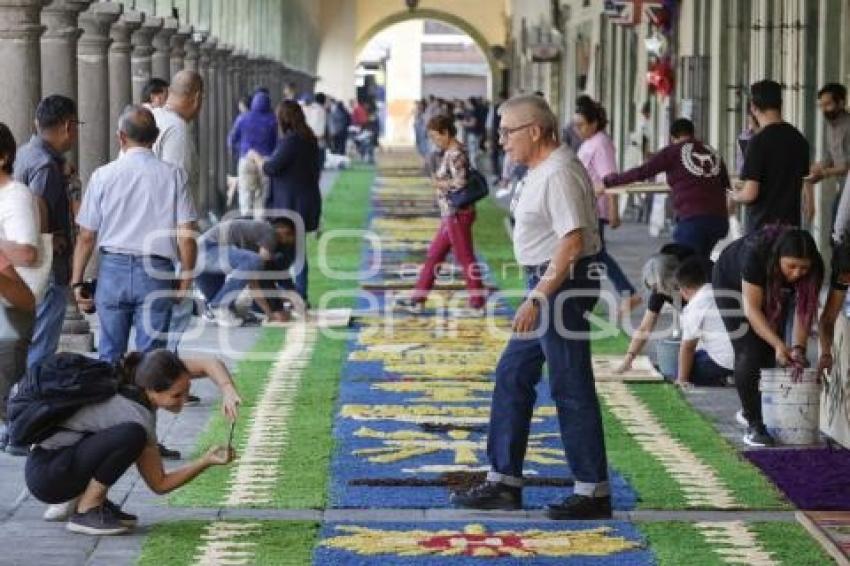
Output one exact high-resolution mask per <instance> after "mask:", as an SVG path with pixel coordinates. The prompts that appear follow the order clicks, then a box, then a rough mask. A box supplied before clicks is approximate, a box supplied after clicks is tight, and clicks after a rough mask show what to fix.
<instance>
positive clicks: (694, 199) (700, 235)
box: [603, 118, 730, 259]
mask: <svg viewBox="0 0 850 566" xmlns="http://www.w3.org/2000/svg"><path fill="white" fill-rule="evenodd" d="M670 139H671V141H672V143H671V144H670V145H668V146H667V147H665V148H664V149H662V150H661V151H659V152H658V153H656V154H654V155H653V156H652V157H651V158H650V159H649V161H647V162H646V163H644V164H643V165H640V166H638V167H635V168H634V169H630V170H628V171H624V172H623V173H613V174H611V175H608V176H606V177H605V178H604V179H603V183H604V184H605V187H606V188H607V187H616V186H618V185H625V184H628V183H634V182H635V181H643V180H646V179H650V178H652V177H655V176H656V175H658V174H659V173H664V174H665V175H666V176H667V183H668V184H669V185H670V191H671V196H672V198H673V211H674V213H675V215H676V228H675V229H674V230H673V241H675V242H676V243H678V244H682V245H685V246H688V247H690V248H691V249H693V250H694V251H695V252H696V253H697V255H699V256H700V257H704V258H706V259H707V258H708V257H709V256H710V255H711V250H712V249H713V248H714V245H715V244H716V243H717V242H718V241H719V240H720V239H721V238H723V237H724V236H726V232H727V231H728V230H729V217H728V211H727V209H726V189H728V188H729V186H730V183H729V174H728V173H727V172H726V165H725V164H724V163H723V160H722V159H721V158H720V156H719V155H718V154H717V152H716V151H714V150H713V149H712V148H710V147H709V146H707V145H705V144H704V143H702V142H700V141H698V140H696V139H695V138H694V125H693V122H691V121H690V120H688V119H686V118H679V119H678V120H676V121H674V122H673V125H672V126H671V127H670Z"/></svg>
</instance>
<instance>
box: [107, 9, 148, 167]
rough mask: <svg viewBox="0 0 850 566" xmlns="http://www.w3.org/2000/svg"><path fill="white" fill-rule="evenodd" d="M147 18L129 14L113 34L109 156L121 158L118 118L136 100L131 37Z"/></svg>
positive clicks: (110, 59) (111, 36)
mask: <svg viewBox="0 0 850 566" xmlns="http://www.w3.org/2000/svg"><path fill="white" fill-rule="evenodd" d="M144 19H145V15H144V14H143V13H141V12H136V11H125V12H124V13H123V14H122V15H121V18H120V19H118V21H116V22H115V23H114V24H113V25H112V28H111V29H110V31H109V37H110V39H112V45H110V46H109V157H110V158H111V159H115V158H116V157H118V138H116V136H115V132H117V131H118V117H119V116H120V115H121V112H122V111H123V110H124V108H125V107H126V106H127V105H128V104H130V103H131V102H132V101H133V83H132V79H131V76H130V50H131V45H130V36H131V35H132V33H133V32H134V31H136V30H137V29H139V27H140V26H141V25H142V22H143V21H144Z"/></svg>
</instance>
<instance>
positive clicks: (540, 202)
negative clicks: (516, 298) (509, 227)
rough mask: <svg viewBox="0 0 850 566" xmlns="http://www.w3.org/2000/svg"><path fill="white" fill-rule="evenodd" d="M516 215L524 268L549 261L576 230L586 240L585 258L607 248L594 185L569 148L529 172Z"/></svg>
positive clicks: (519, 190)
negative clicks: (579, 231)
mask: <svg viewBox="0 0 850 566" xmlns="http://www.w3.org/2000/svg"><path fill="white" fill-rule="evenodd" d="M511 211H512V212H513V215H514V218H515V220H516V225H515V226H514V254H515V255H516V259H517V262H519V264H520V265H524V266H537V265H540V264H542V263H545V262H547V261H549V260H550V259H552V256H553V255H554V254H555V250H556V249H557V247H558V244H559V243H560V240H561V239H562V238H563V237H564V236H566V235H567V234H569V233H570V232H572V231H574V230H581V233H582V237H583V240H584V249H583V250H582V253H581V257H587V256H591V255H594V254H596V253H598V252H599V250H600V249H601V244H600V240H599V224H598V220H597V217H596V195H594V193H593V185H592V184H591V182H590V178H589V177H588V176H587V171H585V169H584V166H583V165H582V164H581V162H580V161H579V160H578V158H577V157H576V154H575V153H573V151H572V150H571V149H570V148H568V147H567V146H565V145H562V146H561V147H559V148H558V149H556V150H555V151H553V152H552V153H551V154H550V155H549V157H547V158H546V160H545V161H543V163H540V164H539V165H537V166H536V167H534V168H533V169H529V171H528V173H527V174H526V176H525V179H523V180H522V181H520V183H519V184H518V185H517V189H516V193H515V194H514V200H513V202H512V203H511Z"/></svg>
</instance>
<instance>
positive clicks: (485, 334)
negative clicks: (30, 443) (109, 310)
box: [0, 152, 830, 566]
mask: <svg viewBox="0 0 850 566" xmlns="http://www.w3.org/2000/svg"><path fill="white" fill-rule="evenodd" d="M324 210H325V212H324V220H323V226H322V232H323V233H322V235H321V236H320V239H319V240H316V239H311V241H310V242H309V248H310V249H309V260H310V261H309V263H310V285H311V289H310V298H311V301H312V303H313V307H314V308H316V309H317V310H318V311H320V312H321V311H322V310H324V309H327V308H345V309H353V312H352V314H353V316H352V318H351V321H350V325H349V326H348V327H345V328H342V327H339V326H333V325H330V326H327V325H323V324H316V323H315V322H314V321H315V319H309V320H308V322H307V323H294V324H292V325H291V326H289V327H287V328H282V329H280V328H254V329H251V328H247V329H228V330H226V331H223V332H219V331H218V329H212V328H202V329H201V330H200V331H199V333H198V336H196V337H193V338H191V339H190V340H189V341H188V342H187V349H189V350H192V349H195V350H198V351H218V352H220V353H221V354H222V355H225V356H229V359H230V361H231V365H232V367H233V368H234V372H235V375H236V379H237V382H238V385H239V388H240V391H241V393H242V395H243V399H244V401H245V403H244V406H243V408H242V414H241V416H240V418H239V420H238V422H237V427H236V432H235V441H234V443H235V446H236V449H237V452H238V453H239V459H238V460H237V461H236V462H235V463H234V464H233V465H232V466H230V467H228V468H219V469H215V470H213V471H210V472H208V473H206V474H204V475H203V476H201V477H199V478H198V480H196V481H195V482H193V483H192V484H190V485H188V486H186V487H184V488H183V489H181V490H178V491H176V492H175V493H173V494H171V495H169V496H165V497H159V498H158V497H155V496H153V495H152V494H150V492H149V491H148V490H147V488H145V487H144V486H143V485H142V484H141V482H139V478H138V476H137V474H136V473H135V472H134V473H131V474H128V475H127V477H125V478H123V479H122V480H121V482H120V484H119V485H118V486H117V487H116V489H115V492H114V494H113V495H114V497H115V499H116V500H117V501H119V502H120V503H122V504H123V505H124V507H125V508H126V509H127V510H128V511H131V512H134V513H138V514H139V516H140V526H139V527H138V528H137V529H136V532H134V533H133V534H131V535H128V536H122V537H115V538H108V537H104V538H101V539H96V538H89V537H82V536H79V535H72V534H68V533H66V532H65V531H64V529H63V528H62V525H59V524H51V523H45V522H43V521H42V520H41V517H40V516H41V512H42V511H43V505H41V504H39V503H38V502H35V501H33V500H32V498H31V497H29V496H27V495H26V492H25V491H23V490H22V487H23V479H22V478H23V474H22V468H23V461H22V460H20V459H13V458H11V457H8V456H0V503H2V508H0V510H1V511H2V513H3V514H2V515H0V545H2V547H3V549H4V551H3V552H2V553H0V564H6V563H9V564H18V563H20V564H24V563H26V564H40V565H52V564H56V565H59V564H62V565H76V564H80V565H83V564H86V565H94V564H98V565H107V564H108V565H117V564H133V563H136V562H137V561H138V563H141V564H143V565H154V564H156V565H158V566H159V565H162V564H169V565H176V566H182V565H184V564H185V565H188V564H199V565H200V564H203V565H208V564H269V565H277V564H316V565H323V566H324V565H347V564H352V565H353V564H358V565H370V564H393V565H408V564H409V565H426V564H428V565H452V564H470V565H473V564H474V565H480V564H494V565H499V564H559V565H562V564H593V565H600V566H602V565H608V564H611V565H643V564H647V565H649V564H661V565H670V566H674V565H675V566H679V565H682V564H689V565H715V564H750V565H768V564H778V565H789V566H791V565H794V566H797V565H801V564H811V565H817V564H828V563H830V558H829V557H828V556H827V555H826V554H825V553H824V552H823V551H822V550H821V548H820V547H819V546H818V544H817V543H816V542H815V541H814V539H812V538H810V536H809V535H808V534H807V533H806V531H805V530H804V529H803V528H802V527H801V526H800V525H799V524H798V523H797V521H796V517H795V508H794V506H793V505H792V504H791V503H790V502H789V501H788V500H786V499H785V497H784V496H783V495H782V493H781V492H780V491H779V490H777V489H776V488H775V487H774V486H773V484H772V483H771V482H770V481H769V480H768V479H767V478H766V477H765V476H764V475H762V473H761V472H760V471H759V470H758V469H757V468H756V467H755V466H754V465H752V464H751V463H750V462H749V461H748V460H747V459H745V458H743V457H742V456H741V455H740V453H739V452H738V450H737V448H736V447H735V446H734V445H733V444H732V443H730V442H728V441H727V440H726V439H725V438H724V435H723V434H722V433H724V432H725V433H726V434H727V435H728V436H730V437H732V436H733V434H734V433H736V432H737V431H734V428H733V427H732V425H730V424H728V423H729V421H730V420H731V418H730V417H731V414H732V413H734V408H735V405H734V392H733V391H731V390H725V391H724V390H714V391H706V390H697V391H694V392H692V393H689V394H688V395H689V399H688V398H685V397H684V396H683V394H682V393H681V392H680V391H678V390H677V389H676V388H674V387H673V386H671V385H669V384H666V383H664V382H663V381H662V380H660V378H659V377H658V376H657V375H656V374H655V373H654V372H653V371H651V370H650V369H649V365H648V362H644V363H643V364H642V365H641V364H639V366H640V369H638V370H636V371H635V372H634V373H632V374H630V375H628V376H626V377H625V378H623V377H619V378H618V377H615V376H614V375H613V374H612V373H611V371H610V370H611V368H612V365H613V363H614V361H615V360H616V359H617V356H618V355H621V354H622V353H623V352H624V351H625V347H626V343H627V342H626V338H625V337H624V336H623V335H622V334H621V333H619V332H617V331H616V329H614V328H613V327H612V326H611V325H610V324H609V323H606V322H605V317H604V314H605V313H604V309H602V308H600V309H599V310H598V311H597V313H596V314H597V318H595V319H594V325H595V328H596V330H597V331H598V333H599V336H598V337H597V338H596V339H594V341H593V352H594V363H595V371H596V376H597V382H598V390H599V393H600V397H601V399H602V402H603V413H604V414H603V416H604V420H605V428H606V442H607V449H608V455H609V460H610V465H611V477H612V481H613V486H614V488H613V492H614V493H613V495H614V506H615V518H614V519H613V520H611V521H590V522H554V521H548V520H546V519H545V518H544V516H543V512H542V506H543V505H544V504H545V503H547V502H549V501H551V500H554V499H558V498H560V497H562V496H563V495H565V494H566V493H568V491H569V490H570V489H571V485H572V477H571V473H570V471H569V468H568V467H567V466H566V464H565V459H564V454H563V449H562V447H561V442H560V438H559V436H558V434H557V430H558V427H557V418H556V416H555V413H554V408H553V406H552V403H551V400H550V399H549V397H548V393H547V391H546V390H547V387H546V386H545V383H544V384H541V387H540V388H539V393H540V396H539V402H538V407H537V410H536V412H535V417H534V422H533V425H532V431H531V432H532V436H531V440H530V444H529V450H528V456H527V462H526V470H525V475H526V476H527V478H528V484H529V486H528V487H527V488H526V491H525V509H523V510H522V511H518V512H470V511H465V510H458V509H453V508H451V506H450V504H449V494H450V491H451V489H455V488H458V487H462V486H464V485H468V484H469V483H471V482H474V481H477V480H478V479H479V478H481V477H482V475H483V473H484V470H485V469H486V456H485V444H486V425H487V422H488V415H489V401H490V396H491V392H492V375H493V371H494V368H495V363H496V361H497V359H498V356H499V354H500V352H501V350H502V348H503V346H504V343H505V341H506V339H507V330H508V329H509V326H510V320H511V316H512V312H513V307H514V306H515V305H516V304H517V300H518V296H519V295H521V289H522V283H523V282H522V280H521V278H520V275H519V273H518V272H517V270H516V269H512V268H511V263H512V251H511V246H510V241H509V236H508V235H507V233H506V230H505V223H504V211H502V210H501V209H500V208H498V207H497V206H496V204H495V203H494V202H492V201H490V200H488V201H486V202H483V203H481V204H480V205H479V206H478V220H477V222H476V226H475V238H476V249H477V252H478V253H479V255H480V259H481V260H483V261H486V262H487V263H488V265H489V268H490V270H489V273H488V284H489V285H490V286H491V287H492V289H493V291H494V294H493V296H492V297H491V300H490V312H489V316H488V317H486V318H474V317H469V316H468V313H466V312H464V311H463V310H462V309H460V308H458V307H462V306H464V300H463V290H462V289H463V283H462V281H460V280H459V279H458V277H457V273H456V270H455V269H453V268H450V267H449V268H447V269H445V270H444V271H445V273H443V274H442V275H441V277H440V279H439V281H438V287H437V290H436V292H435V293H433V294H432V296H431V298H430V299H429V303H428V305H427V309H426V313H425V314H424V315H422V316H411V315H399V314H397V313H396V314H390V313H389V309H385V308H384V307H385V305H387V304H388V303H389V301H390V300H392V297H393V296H394V295H396V294H397V293H404V292H405V291H406V290H408V289H409V288H410V287H411V286H412V280H411V278H410V272H411V271H412V267H413V266H415V265H416V264H418V263H420V262H421V261H422V258H423V256H424V252H425V249H426V247H427V245H428V242H429V240H430V238H431V236H432V235H433V233H434V231H435V229H436V226H437V223H438V222H439V218H438V213H437V210H436V208H435V205H434V202H433V197H432V193H431V189H430V187H429V184H428V182H427V181H426V179H424V178H423V177H422V176H421V174H420V172H419V168H418V164H417V163H416V161H415V160H414V159H413V157H412V156H410V155H408V154H406V153H392V152H390V153H384V154H383V155H382V157H381V159H380V161H379V166H378V168H377V169H371V168H365V167H359V166H355V167H354V168H353V169H350V170H347V171H344V172H342V173H340V175H339V176H338V178H337V180H336V183H335V186H334V188H333V189H332V191H331V192H330V194H329V195H328V196H327V198H326V200H325V207H324ZM641 230H642V228H641V227H639V226H626V227H624V228H623V229H622V231H621V232H620V233H617V232H614V233H612V234H611V237H610V240H609V247H610V249H611V251H612V252H613V253H614V254H615V255H618V256H621V257H623V258H624V265H625V267H626V268H627V271H628V272H629V273H630V274H631V275H635V274H636V273H637V270H638V267H639V265H640V261H641V258H645V257H647V256H648V255H650V254H651V253H652V252H653V251H654V249H655V248H656V247H657V246H658V245H660V242H659V241H656V240H652V239H650V238H648V237H646V236H642V235H641ZM345 231H347V232H345ZM621 254H622V255H621ZM323 258H324V259H323ZM199 394H200V395H201V397H202V399H203V400H204V401H203V403H202V405H201V406H200V407H191V408H187V409H186V410H185V411H184V413H183V414H181V415H179V416H177V417H174V418H172V417H170V416H162V417H161V418H160V420H159V429H160V432H161V434H162V438H163V440H164V442H165V444H166V445H168V446H170V447H175V448H178V449H180V450H182V451H183V452H184V454H186V455H189V454H192V453H193V452H197V451H200V450H203V449H204V448H205V447H207V446H209V445H211V444H215V443H223V442H226V440H227V437H228V432H229V426H228V425H227V423H225V422H224V420H223V418H222V416H221V414H220V411H219V410H218V406H217V403H216V400H215V392H214V391H213V390H212V388H211V387H209V386H206V387H204V388H202V389H201V390H199ZM694 407H699V409H700V410H697V409H695V408H694ZM711 414H714V415H717V416H718V417H719V418H720V419H721V420H722V421H723V422H721V423H714V422H713V421H712V420H711V419H710V418H709V417H706V416H705V415H711Z"/></svg>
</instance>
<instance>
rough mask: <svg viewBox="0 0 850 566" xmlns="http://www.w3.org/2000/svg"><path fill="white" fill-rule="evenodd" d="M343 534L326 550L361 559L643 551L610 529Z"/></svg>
mask: <svg viewBox="0 0 850 566" xmlns="http://www.w3.org/2000/svg"><path fill="white" fill-rule="evenodd" d="M336 531H337V532H340V533H344V534H341V535H339V536H334V537H331V538H328V539H326V540H323V541H322V542H321V544H322V546H326V547H329V548H336V549H341V550H347V551H349V552H353V553H355V554H359V555H361V556H376V555H381V554H395V555H398V556H446V557H449V556H473V557H481V558H498V557H514V558H533V557H565V556H610V555H613V554H617V553H620V552H626V551H629V550H634V549H636V548H640V547H641V545H640V544H639V543H637V542H634V541H631V540H628V539H626V538H624V537H621V536H614V535H611V534H610V533H611V532H612V531H613V529H612V528H611V527H598V528H594V529H582V530H575V531H567V530H563V531H542V530H539V529H531V530H527V531H495V532H490V531H488V530H487V528H486V527H485V526H483V525H480V524H471V525H467V526H466V527H464V528H463V530H457V529H441V530H438V531H428V530H422V529H416V530H410V531H398V530H382V529H372V528H368V527H358V526H354V525H350V526H349V525H343V526H338V527H336Z"/></svg>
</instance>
